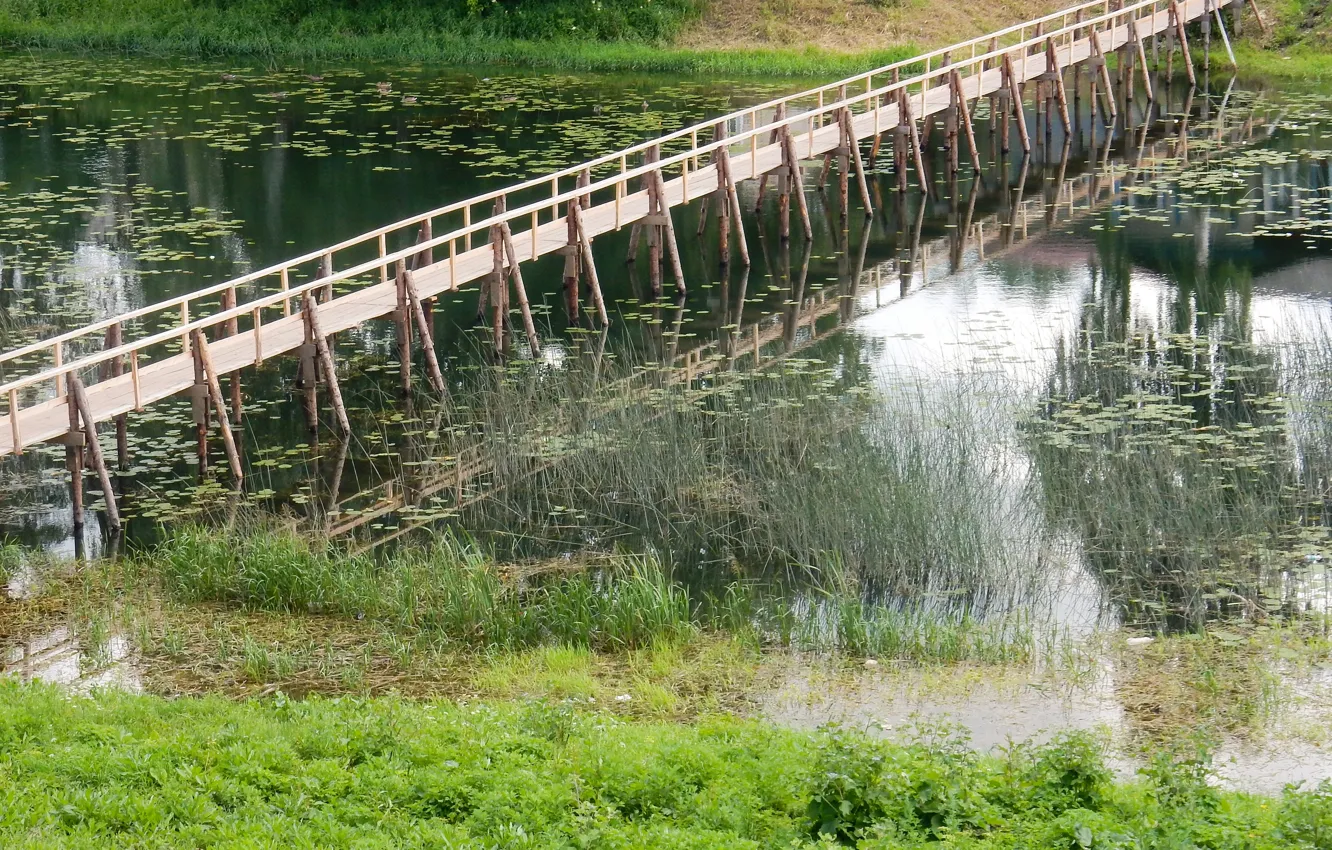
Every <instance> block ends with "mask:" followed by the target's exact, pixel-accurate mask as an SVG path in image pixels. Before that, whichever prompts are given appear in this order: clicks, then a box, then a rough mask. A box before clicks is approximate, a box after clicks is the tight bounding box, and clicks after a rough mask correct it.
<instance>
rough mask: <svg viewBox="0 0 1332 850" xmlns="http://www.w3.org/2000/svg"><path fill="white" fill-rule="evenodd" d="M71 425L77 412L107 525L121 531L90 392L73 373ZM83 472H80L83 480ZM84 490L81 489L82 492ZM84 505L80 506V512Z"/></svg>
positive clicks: (70, 378)
mask: <svg viewBox="0 0 1332 850" xmlns="http://www.w3.org/2000/svg"><path fill="white" fill-rule="evenodd" d="M69 394H70V411H71V417H70V424H71V425H73V424H77V420H76V419H75V417H74V416H73V412H74V411H75V410H77V411H78V415H79V416H80V417H81V418H82V419H83V444H84V445H85V446H87V447H88V458H89V459H90V460H91V461H92V466H93V469H94V470H95V471H96V472H97V480H98V482H99V483H100V484H101V486H102V498H103V499H105V500H106V524H107V525H108V526H110V527H111V529H112V530H114V531H119V530H120V511H119V509H118V508H117V507H116V491H115V490H113V489H112V488H111V472H110V471H109V470H108V469H107V468H106V459H105V458H103V457H102V446H101V444H100V443H98V442H97V422H96V420H94V419H93V414H92V405H90V404H89V403H88V392H87V390H85V389H84V387H83V381H81V380H79V376H78V375H75V374H74V373H73V372H71V373H70V374H69ZM82 477H83V471H82V470H81V469H80V470H79V478H80V479H82ZM81 489H82V488H80V490H81ZM81 509H82V505H80V510H81Z"/></svg>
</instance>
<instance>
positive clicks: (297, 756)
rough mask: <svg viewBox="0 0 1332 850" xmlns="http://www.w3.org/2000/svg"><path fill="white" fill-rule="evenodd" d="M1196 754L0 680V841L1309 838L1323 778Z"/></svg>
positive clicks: (1112, 842)
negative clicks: (1254, 771)
mask: <svg viewBox="0 0 1332 850" xmlns="http://www.w3.org/2000/svg"><path fill="white" fill-rule="evenodd" d="M1209 776H1210V769H1209V766H1208V760H1207V755H1206V752H1205V750H1199V749H1194V750H1185V751H1180V752H1173V753H1172V752H1167V751H1163V752H1162V753H1161V754H1160V755H1158V756H1157V757H1156V758H1155V759H1154V760H1153V761H1152V763H1151V764H1150V765H1149V766H1148V767H1147V768H1145V769H1144V770H1143V772H1142V773H1141V775H1140V776H1139V777H1137V778H1136V779H1135V780H1134V781H1131V782H1123V781H1116V780H1115V779H1114V778H1113V777H1112V775H1111V773H1110V772H1109V771H1108V770H1107V768H1106V766H1105V763H1104V760H1103V758H1102V755H1101V751H1100V747H1099V745H1098V744H1097V743H1096V742H1095V741H1094V740H1092V739H1090V738H1086V737H1078V736H1073V737H1065V738H1061V739H1059V740H1056V741H1055V742H1053V743H1051V744H1049V745H1046V746H1041V747H1031V746H1014V747H1012V748H1010V749H1008V750H1007V751H1005V752H1003V753H1001V754H1000V755H997V756H982V755H978V754H976V753H974V752H973V751H972V750H970V749H969V748H968V747H967V746H966V745H965V742H964V741H963V740H961V739H959V738H957V737H955V736H952V735H949V734H947V733H946V732H945V731H944V730H940V729H920V730H917V732H916V734H915V735H914V736H913V737H911V738H910V739H909V740H908V741H907V742H906V743H902V744H890V743H886V742H883V741H881V740H877V739H873V738H870V737H867V736H865V735H862V734H860V733H857V732H852V731H847V730H841V729H836V728H830V729H827V730H824V731H822V732H819V733H814V734H809V733H800V732H792V731H785V730H781V729H777V728H775V727H772V726H767V725H763V724H759V723H754V722H748V721H741V720H735V719H730V718H720V717H718V718H705V719H703V720H701V721H699V722H697V723H695V724H691V725H679V724H676V725H666V724H659V723H633V722H623V721H619V720H616V719H614V718H611V717H609V716H607V715H603V714H597V713H591V712H580V711H575V710H573V709H571V708H568V707H566V706H562V705H559V704H550V703H528V704H524V703H508V704H503V705H490V704H480V703H479V704H472V705H461V704H455V703H413V702H406V701H402V700H399V699H396V698H391V697H390V698H381V699H374V700H355V699H342V700H308V701H304V702H295V701H289V700H286V699H284V698H281V697H280V696H279V697H278V698H276V699H273V700H268V701H264V702H253V701H252V702H242V703H234V702H228V701H225V700H222V699H217V698H205V699H190V700H178V701H167V700H162V699H159V698H154V697H142V696H130V695H124V694H118V693H103V694H99V695H97V696H95V697H93V698H73V699H71V698H70V697H69V696H68V695H67V694H65V693H63V692H60V691H57V690H54V689H49V688H44V687H37V686H19V685H15V684H13V683H2V684H0V843H3V845H4V846H5V847H9V848H35V847H52V846H60V847H80V848H102V847H107V848H110V847H117V848H119V847H128V846H134V847H204V846H208V847H276V846H293V847H316V846H317V847H405V846H411V847H541V848H566V847H567V848H579V847H599V848H619V847H624V848H629V847H633V848H710V849H711V848H750V847H753V848H758V847H813V846H836V845H837V844H839V843H840V844H842V845H845V846H859V847H863V848H908V847H924V846H941V845H942V846H951V847H971V848H999V847H1061V848H1110V847H1116V848H1118V847H1123V848H1128V847H1134V848H1149V847H1150V848H1186V847H1187V848H1193V847H1212V848H1278V847H1279V848H1315V847H1318V848H1321V847H1327V846H1329V845H1328V843H1327V842H1328V841H1329V836H1332V788H1329V787H1326V786H1324V787H1320V788H1318V789H1303V790H1301V789H1288V790H1287V792H1286V793H1285V794H1284V795H1282V796H1281V797H1280V798H1279V799H1272V798H1260V797H1251V796H1247V795H1243V794H1239V793H1232V792H1224V791H1220V790H1217V789H1216V788H1214V787H1212V786H1211V785H1209V784H1208V777H1209Z"/></svg>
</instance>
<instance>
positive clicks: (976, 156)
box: [953, 70, 981, 179]
mask: <svg viewBox="0 0 1332 850" xmlns="http://www.w3.org/2000/svg"><path fill="white" fill-rule="evenodd" d="M953 90H954V91H955V92H956V93H957V102H958V106H959V109H958V114H959V117H961V119H962V131H963V132H964V133H965V134H966V137H967V146H968V147H969V148H970V150H971V167H972V169H973V170H975V172H976V177H977V179H979V178H980V174H981V161H980V151H979V150H978V149H977V148H976V130H975V127H974V126H972V122H971V109H970V107H968V105H967V99H966V96H965V92H963V91H962V75H961V74H959V73H958V72H957V71H956V70H954V71H953Z"/></svg>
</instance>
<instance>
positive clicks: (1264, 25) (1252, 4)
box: [1237, 0, 1272, 35]
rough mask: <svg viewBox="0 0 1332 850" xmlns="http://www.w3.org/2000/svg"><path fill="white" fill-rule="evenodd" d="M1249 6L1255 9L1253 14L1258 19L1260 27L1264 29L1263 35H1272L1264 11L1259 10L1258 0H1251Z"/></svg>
mask: <svg viewBox="0 0 1332 850" xmlns="http://www.w3.org/2000/svg"><path fill="white" fill-rule="evenodd" d="M1249 8H1251V9H1253V16H1254V17H1255V18H1257V19H1258V28H1259V29H1261V30H1262V31H1263V35H1271V34H1272V31H1271V30H1270V29H1268V27H1267V21H1264V20H1263V16H1262V13H1260V12H1259V11H1258V0H1249ZM1237 32H1238V30H1237Z"/></svg>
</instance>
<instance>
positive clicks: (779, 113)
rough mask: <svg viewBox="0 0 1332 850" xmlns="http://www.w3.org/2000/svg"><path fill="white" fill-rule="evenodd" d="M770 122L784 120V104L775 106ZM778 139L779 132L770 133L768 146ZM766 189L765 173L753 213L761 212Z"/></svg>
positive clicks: (759, 185) (766, 176) (761, 177)
mask: <svg viewBox="0 0 1332 850" xmlns="http://www.w3.org/2000/svg"><path fill="white" fill-rule="evenodd" d="M819 103H820V104H822V103H823V95H819ZM772 120H773V122H774V123H776V122H778V121H785V120H786V104H785V103H784V102H783V103H779V104H777V108H776V109H774V110H773V113H772ZM809 120H810V122H811V123H812V122H813V121H814V119H813V118H811V119H809ZM780 139H781V132H780V131H778V130H773V131H772V132H771V133H769V134H768V144H770V145H772V144H776V143H777V142H778V140H780ZM751 176H753V175H751ZM767 188H768V175H767V174H766V173H765V174H762V175H760V176H759V184H758V192H757V193H756V197H755V199H754V212H756V213H757V212H762V211H763V193H764V192H765V191H766V190H767Z"/></svg>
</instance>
